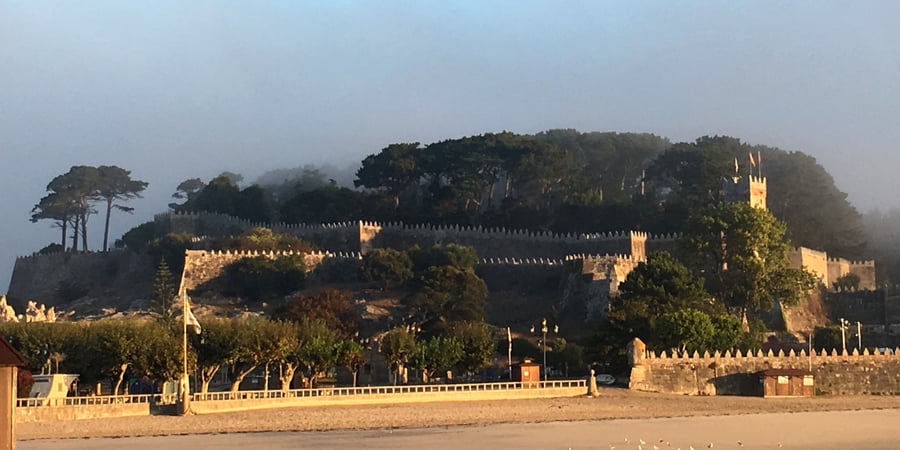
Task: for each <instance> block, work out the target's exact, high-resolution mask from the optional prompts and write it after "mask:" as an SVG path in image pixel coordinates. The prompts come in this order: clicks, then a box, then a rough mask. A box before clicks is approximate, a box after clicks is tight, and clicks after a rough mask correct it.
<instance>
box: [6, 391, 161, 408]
mask: <svg viewBox="0 0 900 450" xmlns="http://www.w3.org/2000/svg"><path fill="white" fill-rule="evenodd" d="M175 398H176V397H175V396H174V395H169V394H140V395H96V396H90V397H63V398H40V397H35V398H17V399H16V407H19V408H36V407H43V406H93V405H122V404H128V403H131V404H134V403H137V404H140V403H147V404H150V403H153V404H158V405H165V404H174V403H175Z"/></svg>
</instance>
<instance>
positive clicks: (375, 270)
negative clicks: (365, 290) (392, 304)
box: [362, 248, 413, 289]
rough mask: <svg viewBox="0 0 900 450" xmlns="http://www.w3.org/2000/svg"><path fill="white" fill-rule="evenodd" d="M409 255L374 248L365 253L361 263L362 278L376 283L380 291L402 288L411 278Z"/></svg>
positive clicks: (411, 264) (392, 250)
mask: <svg viewBox="0 0 900 450" xmlns="http://www.w3.org/2000/svg"><path fill="white" fill-rule="evenodd" d="M412 266H413V263H412V260H411V259H410V258H409V254H407V253H406V252H401V251H399V250H394V249H391V248H376V249H373V250H372V251H370V252H368V253H366V255H365V256H363V261H362V278H363V280H365V281H369V282H377V283H378V284H379V286H381V288H382V289H387V288H393V287H400V286H403V285H404V284H405V283H406V282H407V281H408V280H409V279H410V278H412V275H413V272H412Z"/></svg>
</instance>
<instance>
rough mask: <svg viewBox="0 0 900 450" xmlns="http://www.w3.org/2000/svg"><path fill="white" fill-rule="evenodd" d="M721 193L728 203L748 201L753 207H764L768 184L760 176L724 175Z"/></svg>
mask: <svg viewBox="0 0 900 450" xmlns="http://www.w3.org/2000/svg"><path fill="white" fill-rule="evenodd" d="M722 193H723V194H724V197H725V201H726V202H728V203H749V204H750V206H752V207H754V208H762V209H766V196H767V195H768V184H767V182H766V178H765V177H760V176H754V175H747V176H740V177H726V178H724V179H723V180H722Z"/></svg>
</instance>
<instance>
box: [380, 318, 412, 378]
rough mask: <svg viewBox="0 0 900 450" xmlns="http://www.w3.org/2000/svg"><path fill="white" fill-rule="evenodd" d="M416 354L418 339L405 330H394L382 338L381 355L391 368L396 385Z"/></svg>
mask: <svg viewBox="0 0 900 450" xmlns="http://www.w3.org/2000/svg"><path fill="white" fill-rule="evenodd" d="M415 352H416V339H415V337H413V335H412V334H410V333H409V331H407V330H406V329H404V328H394V329H392V330H390V331H388V332H387V333H385V334H384V336H383V337H382V338H381V353H383V354H384V359H385V361H386V362H387V363H388V367H390V368H391V370H392V372H393V374H394V376H393V378H394V384H395V385H396V384H397V382H398V381H399V380H400V379H401V378H402V372H403V366H404V365H405V364H406V363H408V362H409V360H410V358H412V356H413V355H414V354H415Z"/></svg>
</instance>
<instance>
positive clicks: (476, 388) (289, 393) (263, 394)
mask: <svg viewBox="0 0 900 450" xmlns="http://www.w3.org/2000/svg"><path fill="white" fill-rule="evenodd" d="M566 388H584V389H587V382H586V381H585V380H553V381H532V382H524V383H519V382H516V383H470V384H417V385H406V386H365V387H355V388H353V387H334V388H321V389H292V390H270V391H237V392H207V393H205V394H204V393H195V394H193V395H192V396H191V399H192V401H206V400H263V399H278V398H298V397H301V398H302V397H324V396H355V395H396V394H421V393H439V392H490V391H514V390H522V389H566Z"/></svg>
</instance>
